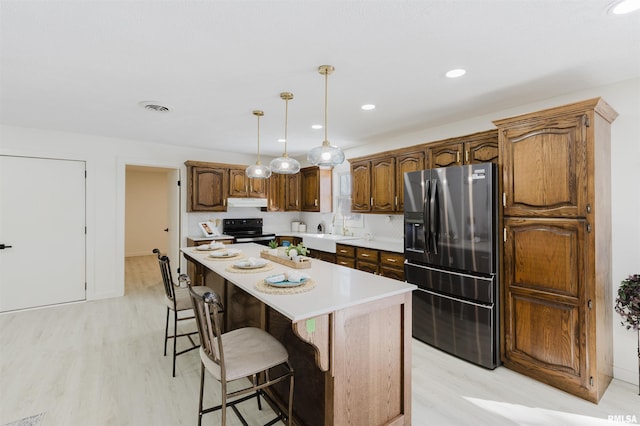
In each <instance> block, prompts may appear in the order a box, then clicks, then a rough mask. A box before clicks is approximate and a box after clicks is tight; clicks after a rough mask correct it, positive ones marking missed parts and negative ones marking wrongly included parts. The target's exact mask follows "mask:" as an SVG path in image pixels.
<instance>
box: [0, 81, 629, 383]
mask: <svg viewBox="0 0 640 426" xmlns="http://www.w3.org/2000/svg"><path fill="white" fill-rule="evenodd" d="M597 96H602V97H603V98H604V99H605V100H606V101H607V102H608V103H609V104H610V105H611V106H612V107H613V108H614V109H615V110H616V111H618V113H619V114H620V115H619V117H618V118H617V120H616V121H615V122H614V123H613V126H612V184H613V187H612V203H613V206H612V215H613V271H612V276H613V283H612V286H613V288H614V291H616V290H617V287H618V285H619V282H620V281H621V280H622V279H623V278H625V277H626V276H627V275H629V274H633V273H640V270H639V268H640V252H639V250H640V248H639V246H638V244H637V242H638V241H640V223H639V220H638V217H640V196H639V195H640V192H639V189H638V182H640V80H630V81H626V82H621V83H618V84H615V85H610V86H602V87H595V88H592V89H589V90H585V91H581V92H578V93H571V94H567V95H563V96H559V97H556V98H553V99H546V100H543V101H540V102H537V103H530V104H526V105H521V106H517V107H514V108H510V109H506V110H501V111H495V112H488V113H487V114H486V115H483V116H479V117H474V118H471V119H468V120H464V121H460V122H456V123H450V124H446V125H443V126H439V127H435V128H430V129H425V130H423V131H420V132H414V133H411V134H405V135H398V136H394V137H386V138H384V140H383V139H380V140H367V141H362V142H363V147H362V148H358V149H352V150H349V151H347V153H346V155H347V158H349V157H357V156H360V155H366V154H370V153H373V152H379V151H386V150H389V149H393V148H399V147H404V146H409V145H415V144H418V143H422V142H430V141H434V140H439V139H444V138H448V137H453V136H460V135H464V134H469V133H473V132H477V131H481V130H487V129H491V128H493V127H494V126H493V124H492V122H491V120H495V119H501V118H506V117H510V116H513V115H517V114H521V113H528V112H533V111H537V110H540V109H543V108H549V107H555V106H559V105H564V104H567V103H571V102H576V101H582V100H585V99H589V98H593V97H597ZM0 138H1V139H0V140H1V145H0V153H3V154H8V155H24V156H37V157H50V158H66V159H74V160H84V161H86V162H87V173H88V179H87V224H88V235H87V247H88V253H87V279H88V288H87V298H88V299H89V300H91V299H97V298H103V297H113V296H121V295H123V294H124V194H125V187H124V180H125V179H124V178H125V165H126V164H137V165H147V166H156V167H169V168H180V169H181V170H182V175H183V176H186V175H185V168H184V162H185V161H186V160H201V161H215V162H226V163H235V164H251V163H252V162H253V161H254V158H253V157H252V156H243V155H240V154H233V153H224V152H219V151H205V150H195V149H190V148H178V147H174V146H169V145H162V144H153V143H146V142H137V141H131V140H123V139H113V138H105V137H97V136H90V135H81V134H74V133H63V132H53V131H46V130H36V129H27V128H20V127H12V126H4V125H3V126H0ZM340 170H343V171H344V170H347V171H348V164H345V165H343V166H341V167H340V168H337V170H336V173H337V172H339V171H340ZM334 176H335V174H334ZM183 180H185V179H184V178H183ZM185 197H186V193H185V191H183V194H182V198H183V203H182V205H183V206H186V203H185ZM242 210H245V209H242ZM183 212H184V210H183ZM231 213H234V214H235V213H236V212H231ZM238 213H239V214H242V215H243V216H244V215H245V214H244V213H250V212H248V211H247V212H245V211H242V212H238ZM251 213H253V212H251ZM255 213H256V214H258V213H259V212H258V211H257V210H256V212H255ZM227 214H229V213H227ZM285 215H286V216H279V214H278V213H271V214H266V215H264V217H265V227H266V228H267V229H269V228H271V226H272V225H273V227H281V226H284V227H286V226H287V224H288V223H289V222H290V221H291V220H293V218H297V216H295V214H289V213H287V214H285ZM190 216H192V217H193V220H192V219H191V218H190V217H188V218H187V220H183V226H182V231H183V232H182V235H183V236H186V235H187V234H188V233H192V232H195V231H194V230H193V229H191V228H192V226H191V224H192V223H197V221H198V220H199V218H200V216H198V215H194V214H190ZM209 216H210V215H204V217H205V218H207V217H209ZM283 217H284V218H285V219H284V220H282V219H281V218H283ZM371 220H372V221H373V222H372V223H373V225H372V226H373V227H375V226H376V220H380V219H371ZM98 224H99V226H97V225H98ZM267 225H268V226H267ZM196 226H197V225H196ZM393 232H395V231H393ZM373 233H374V234H376V231H375V230H374V231H373ZM613 334H614V374H615V377H617V378H620V379H623V380H626V381H628V382H631V383H637V380H638V376H637V358H636V344H637V342H636V335H635V334H634V333H632V332H628V331H626V330H625V329H624V328H623V327H622V326H620V325H619V317H618V316H617V314H614V327H613Z"/></svg>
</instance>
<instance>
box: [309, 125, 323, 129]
mask: <svg viewBox="0 0 640 426" xmlns="http://www.w3.org/2000/svg"><path fill="white" fill-rule="evenodd" d="M311 128H312V129H313V130H319V129H322V124H314V125H312V126H311Z"/></svg>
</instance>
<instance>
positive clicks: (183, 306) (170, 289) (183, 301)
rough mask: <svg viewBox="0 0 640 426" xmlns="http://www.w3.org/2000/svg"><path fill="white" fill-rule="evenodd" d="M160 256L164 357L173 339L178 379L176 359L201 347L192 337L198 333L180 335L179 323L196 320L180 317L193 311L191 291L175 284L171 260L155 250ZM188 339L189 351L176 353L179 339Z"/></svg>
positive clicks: (174, 374)
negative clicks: (162, 291) (163, 305)
mask: <svg viewBox="0 0 640 426" xmlns="http://www.w3.org/2000/svg"><path fill="white" fill-rule="evenodd" d="M153 252H154V253H155V254H157V255H158V264H159V265H160V273H161V274H162V282H163V283H164V292H165V296H166V297H165V300H164V301H165V305H166V307H167V320H166V323H165V328H164V356H167V340H169V339H173V377H176V357H177V356H178V355H182V354H184V353H187V352H189V351H192V350H194V349H197V348H198V347H200V345H199V344H197V343H196V342H194V340H193V339H192V337H191V336H193V335H194V334H198V331H189V332H186V333H178V321H185V320H192V319H194V318H195V316H194V315H193V314H191V315H187V316H180V315H179V313H180V312H188V311H191V310H192V305H191V300H190V297H189V290H188V289H186V288H180V287H178V286H176V285H175V284H174V281H173V275H172V274H171V265H170V264H169V258H168V257H167V256H162V255H161V254H160V250H158V249H157V248H154V249H153ZM169 312H173V335H171V336H170V335H169ZM185 336H186V337H187V338H188V339H189V341H190V342H191V346H190V347H188V348H187V349H184V350H181V351H180V352H177V351H176V341H177V340H178V337H185Z"/></svg>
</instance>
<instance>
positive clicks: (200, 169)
mask: <svg viewBox="0 0 640 426" xmlns="http://www.w3.org/2000/svg"><path fill="white" fill-rule="evenodd" d="M185 165H186V166H187V180H188V184H187V211H190V212H191V211H194V212H197V211H201V212H220V211H226V210H227V188H228V185H229V170H228V168H226V167H219V166H218V165H216V164H214V163H205V162H199V161H187V162H185Z"/></svg>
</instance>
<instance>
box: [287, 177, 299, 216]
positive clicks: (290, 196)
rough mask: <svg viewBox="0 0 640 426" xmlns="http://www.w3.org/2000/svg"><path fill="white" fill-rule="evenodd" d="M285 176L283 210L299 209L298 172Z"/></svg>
mask: <svg viewBox="0 0 640 426" xmlns="http://www.w3.org/2000/svg"><path fill="white" fill-rule="evenodd" d="M284 176H285V186H284V187H285V194H284V201H285V210H286V211H300V174H299V173H296V174H293V175H284Z"/></svg>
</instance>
